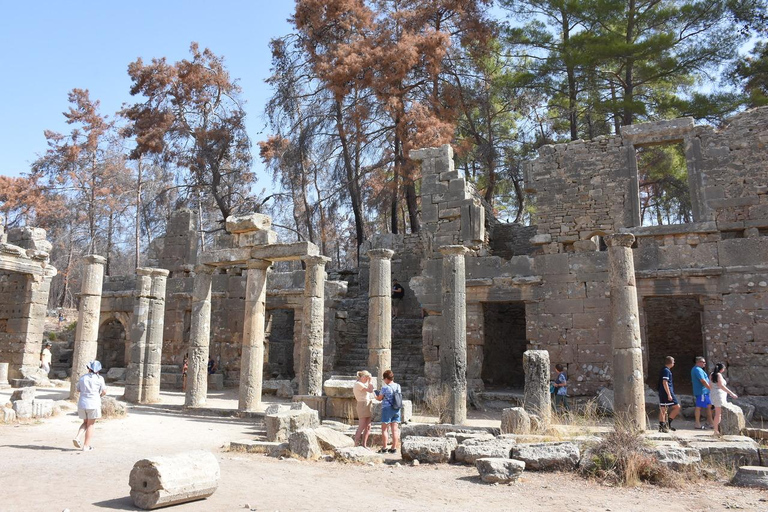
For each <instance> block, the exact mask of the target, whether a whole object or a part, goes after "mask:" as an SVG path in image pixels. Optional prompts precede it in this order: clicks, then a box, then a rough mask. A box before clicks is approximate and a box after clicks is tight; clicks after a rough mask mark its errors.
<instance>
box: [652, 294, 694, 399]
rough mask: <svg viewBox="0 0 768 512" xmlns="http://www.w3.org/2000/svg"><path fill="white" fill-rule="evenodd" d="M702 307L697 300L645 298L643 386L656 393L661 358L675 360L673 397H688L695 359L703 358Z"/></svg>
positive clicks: (690, 298)
mask: <svg viewBox="0 0 768 512" xmlns="http://www.w3.org/2000/svg"><path fill="white" fill-rule="evenodd" d="M701 311H702V308H701V304H700V303H699V298H698V297H697V296H684V297H669V296H667V297H645V298H643V313H644V315H645V346H646V351H647V354H648V378H647V380H646V382H647V383H648V385H649V386H650V387H651V389H653V390H656V389H657V388H658V383H659V373H660V372H661V368H662V366H664V358H665V357H666V356H672V357H674V358H675V366H674V367H673V368H672V374H673V376H674V383H675V393H677V394H688V395H689V394H691V393H692V385H691V368H692V367H693V363H694V359H695V358H696V356H704V357H706V354H705V347H704V337H703V335H702V330H701Z"/></svg>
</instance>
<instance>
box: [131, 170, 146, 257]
mask: <svg viewBox="0 0 768 512" xmlns="http://www.w3.org/2000/svg"><path fill="white" fill-rule="evenodd" d="M141 178H142V176H141V158H139V161H138V173H137V179H136V182H137V183H136V218H135V223H134V227H133V239H134V242H135V244H136V252H135V253H134V263H135V265H134V268H139V258H140V257H141V254H140V252H141V188H142V187H143V186H144V183H142V181H141Z"/></svg>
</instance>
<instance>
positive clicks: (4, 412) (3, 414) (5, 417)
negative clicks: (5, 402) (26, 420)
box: [0, 407, 16, 423]
mask: <svg viewBox="0 0 768 512" xmlns="http://www.w3.org/2000/svg"><path fill="white" fill-rule="evenodd" d="M14 421H16V411H14V410H13V409H11V408H10V407H0V423H13V422H14Z"/></svg>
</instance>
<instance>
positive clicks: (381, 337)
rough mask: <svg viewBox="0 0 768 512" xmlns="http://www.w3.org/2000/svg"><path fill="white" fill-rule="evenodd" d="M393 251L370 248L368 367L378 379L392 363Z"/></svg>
mask: <svg viewBox="0 0 768 512" xmlns="http://www.w3.org/2000/svg"><path fill="white" fill-rule="evenodd" d="M392 255H394V251H390V250H389V249H373V250H370V251H368V257H369V258H370V263H371V266H370V281H369V284H368V369H369V370H370V372H371V373H372V374H373V375H374V376H376V377H378V379H379V380H378V381H377V382H384V377H383V376H382V374H383V373H384V370H387V369H389V368H391V367H392V298H391V296H392V284H391V283H392V261H391V260H392Z"/></svg>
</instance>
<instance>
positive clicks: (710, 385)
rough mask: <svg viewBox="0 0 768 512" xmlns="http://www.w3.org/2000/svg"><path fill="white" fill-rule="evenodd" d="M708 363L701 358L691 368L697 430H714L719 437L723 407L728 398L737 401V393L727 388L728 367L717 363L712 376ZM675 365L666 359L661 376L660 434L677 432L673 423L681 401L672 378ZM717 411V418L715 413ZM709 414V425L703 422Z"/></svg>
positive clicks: (673, 360)
mask: <svg viewBox="0 0 768 512" xmlns="http://www.w3.org/2000/svg"><path fill="white" fill-rule="evenodd" d="M706 365H707V360H706V359H705V358H704V357H702V356H699V357H697V358H696V362H695V364H694V366H693V368H692V369H691V383H692V384H693V395H694V399H695V404H694V405H695V408H694V427H695V428H696V429H702V430H704V429H707V428H711V429H713V430H714V432H715V435H716V436H720V435H721V433H720V428H719V427H720V420H721V418H722V406H723V405H725V403H726V402H727V401H728V396H729V395H730V396H731V397H732V398H738V396H737V395H736V393H734V392H733V391H731V390H730V389H729V388H728V382H727V381H726V379H725V375H723V373H724V372H725V364H724V363H717V364H716V365H715V368H714V370H713V371H712V373H710V374H709V375H708V374H707V372H706V371H705V370H704V368H705V367H706ZM673 366H675V358H674V357H672V356H667V357H666V358H665V359H664V367H663V368H662V369H661V373H660V374H659V389H658V391H659V432H670V431H671V432H674V431H676V430H677V429H676V428H675V427H673V426H672V422H673V421H674V419H675V418H676V417H677V415H678V414H680V402H679V401H678V399H677V397H676V396H675V386H674V382H673V378H672V367H673ZM713 409H714V412H715V414H714V418H713V415H712V410H713ZM702 410H705V411H706V414H707V422H706V424H702V423H701V411H702Z"/></svg>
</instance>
